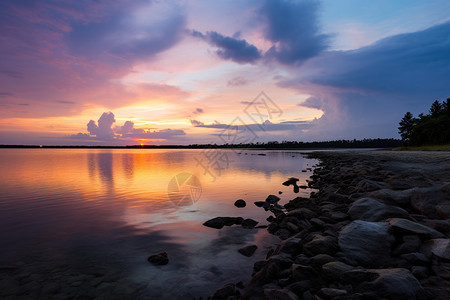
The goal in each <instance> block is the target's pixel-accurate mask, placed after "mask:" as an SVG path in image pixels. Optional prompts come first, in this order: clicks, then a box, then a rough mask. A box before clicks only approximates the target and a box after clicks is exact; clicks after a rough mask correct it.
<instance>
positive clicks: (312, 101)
mask: <svg viewBox="0 0 450 300" xmlns="http://www.w3.org/2000/svg"><path fill="white" fill-rule="evenodd" d="M297 105H298V106H303V107H309V108H315V109H320V108H322V101H321V100H320V99H319V98H316V97H309V98H307V99H306V100H305V101H303V102H302V103H299V104H297Z"/></svg>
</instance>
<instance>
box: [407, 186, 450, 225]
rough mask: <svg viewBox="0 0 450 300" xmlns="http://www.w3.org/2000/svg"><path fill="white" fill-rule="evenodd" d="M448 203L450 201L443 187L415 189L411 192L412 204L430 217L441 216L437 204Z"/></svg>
mask: <svg viewBox="0 0 450 300" xmlns="http://www.w3.org/2000/svg"><path fill="white" fill-rule="evenodd" d="M448 204H450V201H449V200H448V197H447V196H446V194H445V193H444V192H443V191H442V189H441V190H439V189H437V188H435V187H432V188H422V189H414V191H413V192H412V193H411V206H412V207H413V208H414V209H415V210H416V211H418V212H419V213H421V214H423V215H425V216H427V217H429V218H440V216H439V214H438V213H437V211H436V206H438V205H448Z"/></svg>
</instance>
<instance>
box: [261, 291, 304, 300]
mask: <svg viewBox="0 0 450 300" xmlns="http://www.w3.org/2000/svg"><path fill="white" fill-rule="evenodd" d="M264 295H265V296H266V297H267V299H271V300H272V299H273V300H298V296H297V295H296V294H294V293H293V292H291V291H290V290H288V289H264Z"/></svg>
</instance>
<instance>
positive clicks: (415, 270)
mask: <svg viewBox="0 0 450 300" xmlns="http://www.w3.org/2000/svg"><path fill="white" fill-rule="evenodd" d="M411 274H413V276H414V277H416V278H417V279H419V280H420V279H425V278H427V277H428V276H429V272H428V268H427V267H424V266H412V268H411Z"/></svg>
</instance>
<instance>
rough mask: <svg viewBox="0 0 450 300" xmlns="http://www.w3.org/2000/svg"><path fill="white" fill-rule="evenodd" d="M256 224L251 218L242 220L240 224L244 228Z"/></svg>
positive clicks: (252, 226)
mask: <svg viewBox="0 0 450 300" xmlns="http://www.w3.org/2000/svg"><path fill="white" fill-rule="evenodd" d="M257 224H258V222H257V221H255V220H253V219H245V220H243V221H242V223H241V226H242V227H244V228H254V227H255V226H256V225H257Z"/></svg>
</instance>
